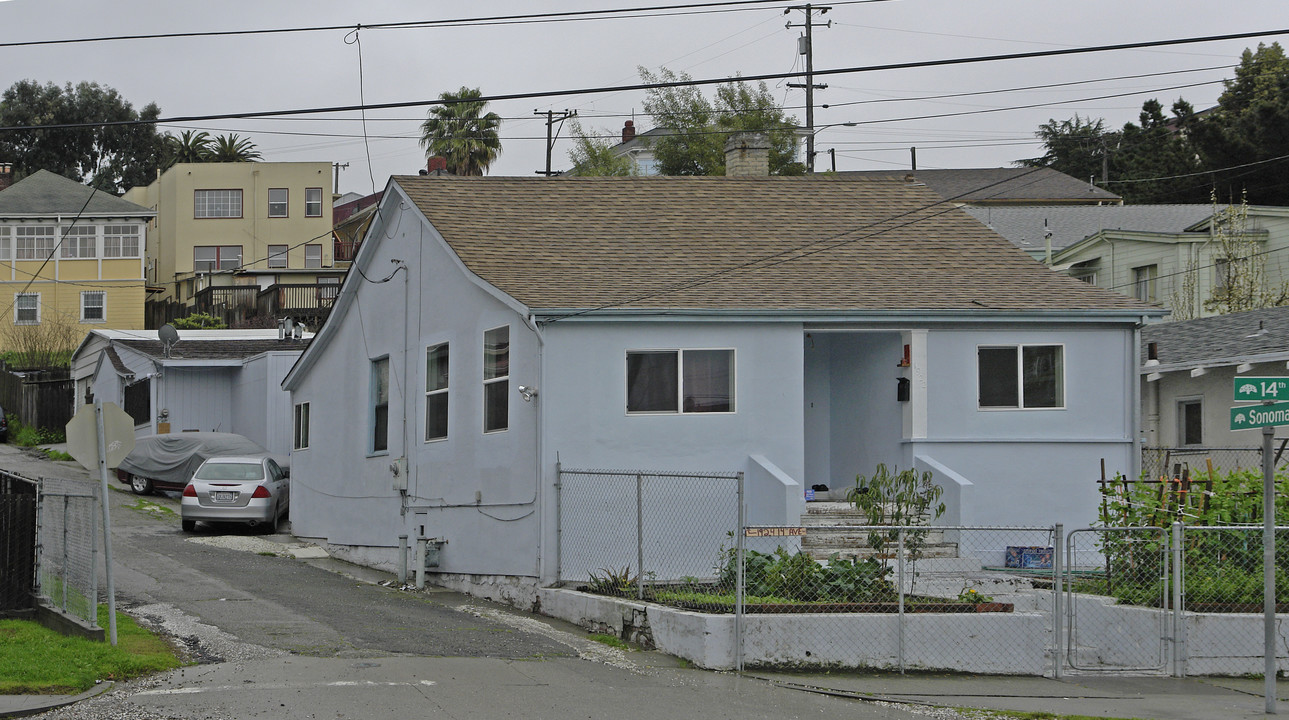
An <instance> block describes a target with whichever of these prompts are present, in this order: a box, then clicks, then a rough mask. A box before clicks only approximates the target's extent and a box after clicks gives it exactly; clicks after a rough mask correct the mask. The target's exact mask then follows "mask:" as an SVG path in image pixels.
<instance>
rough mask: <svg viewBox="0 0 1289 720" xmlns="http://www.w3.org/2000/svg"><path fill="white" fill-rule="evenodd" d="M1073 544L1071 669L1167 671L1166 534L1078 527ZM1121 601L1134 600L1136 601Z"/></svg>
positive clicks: (1142, 529)
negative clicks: (1121, 601) (1121, 600)
mask: <svg viewBox="0 0 1289 720" xmlns="http://www.w3.org/2000/svg"><path fill="white" fill-rule="evenodd" d="M1066 547H1067V550H1066V558H1067V561H1066V567H1067V570H1066V573H1065V586H1066V593H1065V597H1066V608H1067V610H1066V622H1067V629H1066V638H1067V648H1066V660H1067V662H1068V663H1069V667H1071V668H1073V669H1075V670H1109V671H1136V672H1145V671H1162V670H1164V669H1165V668H1166V667H1167V665H1168V660H1169V654H1168V649H1169V648H1168V643H1169V639H1170V637H1172V634H1171V632H1170V631H1171V628H1170V623H1171V621H1172V613H1171V611H1170V609H1169V608H1170V604H1171V599H1170V598H1169V593H1168V588H1169V583H1168V578H1169V572H1170V570H1169V564H1170V559H1169V558H1170V553H1169V549H1170V543H1169V537H1168V531H1167V529H1165V528H1154V527H1140V528H1095V529H1093V528H1087V529H1082V530H1075V531H1073V532H1071V533H1070V534H1069V536H1068V538H1067V540H1066ZM1116 598H1130V599H1131V600H1132V603H1133V604H1131V605H1128V604H1120V603H1119V600H1117V599H1116Z"/></svg>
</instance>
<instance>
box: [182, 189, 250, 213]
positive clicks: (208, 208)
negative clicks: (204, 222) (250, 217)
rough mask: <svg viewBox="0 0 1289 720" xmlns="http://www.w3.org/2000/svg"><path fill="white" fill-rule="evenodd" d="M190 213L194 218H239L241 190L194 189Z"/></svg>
mask: <svg viewBox="0 0 1289 720" xmlns="http://www.w3.org/2000/svg"><path fill="white" fill-rule="evenodd" d="M192 214H193V217H195V218H240V217H241V216H242V191H241V190H194V191H193V196H192Z"/></svg>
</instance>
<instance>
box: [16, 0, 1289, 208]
mask: <svg viewBox="0 0 1289 720" xmlns="http://www.w3.org/2000/svg"><path fill="white" fill-rule="evenodd" d="M675 1H676V0H672V2H675ZM698 1H700V2H701V0H698ZM652 4H658V5H661V4H672V3H671V2H668V1H667V0H601V1H600V2H593V1H584V0H564V1H563V2H553V1H551V0H527V1H526V2H521V1H518V0H515V1H502V0H479V1H476V2H470V3H462V2H439V1H437V0H436V1H433V2H424V1H422V2H412V1H397V0H372V1H369V2H352V0H347V1H345V2H339V1H335V0H309V1H308V2H298V1H296V0H255V1H249V0H223V1H222V2H218V3H213V2H203V3H194V2H187V1H184V0H113V1H112V2H103V1H102V0H8V1H7V2H6V1H3V0H0V28H3V29H4V31H3V33H0V41H15V40H20V39H21V40H46V39H62V38H76V37H93V36H102V35H114V34H140V33H162V32H185V31H209V30H249V29H263V28H284V27H302V26H318V25H356V24H359V23H361V24H373V23H383V22H404V21H413V20H437V19H444V18H460V17H480V16H493V15H505V14H519V13H536V12H544V11H549V12H563V11H571V10H591V9H602V8H622V7H642V6H645V5H652ZM789 5H790V3H786V2H785V3H772V4H768V5H766V6H764V7H761V6H756V7H754V8H753V9H743V10H740V11H737V12H719V13H707V14H686V15H673V16H666V15H662V14H660V13H651V14H653V15H656V16H654V17H635V18H618V19H596V20H585V21H579V22H555V23H540V24H536V23H534V24H509V25H485V26H478V25H476V26H470V27H450V28H428V29H427V28H422V29H398V30H379V29H369V30H363V31H362V33H361V50H362V56H361V60H362V73H361V79H362V81H361V89H362V92H363V95H364V96H365V99H366V101H367V102H368V103H388V102H404V101H413V100H429V99H434V98H436V97H438V95H439V93H441V92H443V91H445V90H455V89H457V88H459V87H461V86H463V85H464V86H469V87H479V88H481V89H482V90H483V92H484V93H485V94H506V93H516V92H532V91H542V90H561V89H570V88H589V87H597V86H610V85H622V84H630V83H634V82H638V81H639V76H638V74H637V72H636V68H637V66H641V65H643V66H646V67H649V68H651V69H655V70H656V69H657V68H658V67H659V66H666V67H668V68H670V69H672V70H676V71H683V72H688V73H690V74H691V75H693V76H694V77H695V78H709V77H710V78H719V77H729V76H733V75H735V74H736V73H742V74H744V75H756V74H762V73H783V72H791V71H793V70H800V69H801V68H802V66H803V59H802V58H800V57H799V56H798V55H797V52H796V50H797V43H796V37H797V36H798V35H799V34H800V32H801V30H800V29H795V28H794V29H791V30H789V29H786V28H785V27H784V24H785V23H786V22H787V21H788V20H789V19H791V21H792V22H794V23H800V22H801V20H802V18H803V13H801V12H800V11H794V12H792V13H791V14H790V15H788V16H787V17H785V16H784V8H786V7H789ZM1283 11H1284V2H1283V0H1247V1H1241V0H1229V1H1228V2H1214V0H1202V1H1201V0H1172V1H1171V2H1168V3H1159V2H1143V1H1142V0H1135V1H1134V0H1127V1H1126V2H1125V1H1124V0H1118V1H1111V0H1084V1H1083V2H1079V3H1069V2H1054V1H1052V0H1023V1H1021V0H991V1H990V2H964V1H963V0H889V1H885V2H866V3H846V2H838V3H834V4H833V5H832V10H831V11H830V12H829V13H828V14H827V15H825V16H824V17H823V18H822V20H824V21H827V20H831V21H832V26H831V27H828V28H819V29H817V30H815V42H814V45H815V69H816V70H822V69H828V68H840V67H854V66H864V65H876V64H885V63H899V62H917V61H930V60H939V59H945V58H954V57H966V56H974V55H989V54H999V53H1011V52H1027V51H1039V50H1049V49H1059V48H1066V47H1082V46H1090V45H1107V44H1115V43H1126V42H1139V41H1150V40H1164V39H1174V38H1182V37H1193V36H1202V35H1218V34H1226V33H1238V32H1254V31H1262V30H1272V29H1276V28H1278V27H1286V26H1289V15H1287V14H1286V13H1284V12H1283ZM350 39H352V38H350ZM1285 40H1286V38H1285V37H1283V36H1278V37H1267V38H1265V40H1264V41H1265V42H1267V43H1270V42H1272V41H1280V42H1281V43H1282V44H1284V43H1285ZM1257 43H1258V40H1256V39H1255V40H1249V41H1235V42H1219V43H1206V44H1199V45H1186V46H1179V47H1171V48H1158V49H1152V50H1136V51H1118V52H1105V53H1096V54H1091V55H1080V56H1066V57H1055V58H1047V59H1038V60H1020V61H1004V62H994V63H988V64H972V65H961V66H954V67H940V68H926V69H916V70H899V71H888V72H870V73H862V74H851V75H839V76H832V77H828V78H821V79H820V80H819V81H820V82H826V83H827V84H828V85H829V88H828V89H827V90H823V91H818V92H817V93H816V96H815V102H816V105H821V104H825V103H826V104H829V105H831V106H832V107H829V108H827V109H823V108H818V109H817V110H816V113H815V122H816V125H824V124H831V123H846V122H857V123H872V121H879V120H886V119H892V118H907V117H911V116H926V115H939V114H946V113H961V112H970V111H978V110H988V109H992V108H1012V107H1015V106H1020V105H1034V104H1038V103H1056V102H1062V103H1063V104H1060V105H1051V106H1046V107H1039V108H1030V109H1013V110H1004V111H1001V112H989V113H983V114H974V115H964V116H957V117H941V118H925V119H916V120H902V121H895V122H882V123H872V124H866V125H860V126H859V127H854V128H848V127H834V128H828V129H825V130H822V131H820V133H819V136H818V149H820V150H825V151H826V150H827V149H828V148H833V147H835V148H836V149H837V166H838V169H839V170H861V169H888V168H889V169H905V168H907V167H908V163H909V147H911V146H916V147H917V148H918V150H917V157H918V167H920V168H955V167H999V166H1004V165H1008V164H1009V163H1010V162H1011V161H1013V160H1015V159H1018V158H1023V157H1030V156H1034V155H1037V154H1039V152H1040V151H1039V149H1038V145H1037V144H1036V143H1034V142H1033V140H1032V139H1033V133H1034V130H1035V129H1036V128H1037V127H1038V125H1039V124H1041V123H1043V122H1046V121H1047V120H1048V119H1049V118H1057V119H1066V118H1069V117H1071V116H1072V115H1073V114H1074V113H1076V112H1077V113H1079V114H1080V115H1090V116H1093V117H1104V118H1105V119H1106V121H1107V123H1108V124H1109V125H1110V126H1111V127H1118V126H1121V125H1122V124H1123V123H1125V122H1128V121H1135V120H1136V118H1137V113H1138V112H1139V110H1140V108H1141V103H1142V102H1143V101H1144V100H1146V99H1148V98H1151V97H1155V98H1158V99H1159V100H1160V101H1161V102H1162V103H1163V104H1164V105H1165V107H1167V106H1169V105H1171V104H1172V101H1173V100H1175V99H1177V98H1178V97H1184V98H1185V99H1187V100H1188V101H1190V102H1191V103H1192V104H1193V105H1194V106H1195V107H1196V108H1197V109H1198V108H1204V107H1207V106H1209V105H1212V104H1213V103H1214V102H1215V101H1216V99H1217V97H1218V95H1219V94H1220V93H1221V90H1222V87H1221V84H1220V82H1218V81H1220V80H1221V79H1223V78H1229V77H1231V75H1232V70H1231V69H1230V68H1229V67H1223V68H1221V69H1214V70H1206V71H1202V72H1188V73H1183V74H1175V75H1165V76H1159V77H1146V78H1134V79H1120V80H1106V81H1104V82H1096V83H1087V84H1080V85H1072V86H1067V87H1062V88H1053V89H1043V90H1017V91H1014V92H1004V93H996V94H986V95H977V96H971V97H956V98H941V99H934V100H907V101H906V100H902V99H905V98H918V97H923V96H927V95H943V94H947V93H962V92H981V91H990V90H1004V89H1013V88H1021V87H1025V86H1033V85H1048V84H1053V83H1071V82H1080V81H1089V80H1103V79H1107V78H1117V77H1121V76H1125V75H1139V74H1145V73H1162V72H1176V71H1183V70H1195V69H1199V68H1211V67H1215V66H1231V65H1234V64H1236V63H1237V62H1238V61H1239V54H1240V52H1241V51H1242V50H1243V49H1244V48H1245V47H1254V46H1256V45H1257ZM0 68H2V69H0V86H3V87H8V86H10V85H11V84H12V83H13V82H16V81H18V80H21V79H34V80H38V81H41V82H47V81H52V82H55V83H59V84H62V83H65V82H69V81H70V82H80V81H82V80H88V81H95V82H98V83H100V84H103V85H107V86H111V87H114V88H116V89H117V90H119V91H120V92H121V93H122V94H123V95H124V96H125V97H126V98H127V99H129V100H130V101H131V102H132V103H134V105H135V106H136V107H139V106H142V105H144V104H146V103H148V102H150V101H151V102H156V103H157V104H158V105H160V106H161V110H162V115H163V116H176V115H193V114H216V113H226V112H245V111H259V110H278V109H288V108H305V107H319V106H332V105H350V104H358V103H359V97H360V95H359V93H360V73H359V46H358V45H356V44H350V43H347V42H346V33H345V32H343V31H326V32H313V33H297V34H289V35H280V34H274V35H259V36H240V37H208V38H187V39H156V40H131V41H117V42H103V43H91V44H76V45H55V46H44V47H21V48H0ZM1193 83H1204V84H1201V85H1197V86H1194V87H1185V88H1177V87H1176V86H1180V85H1190V84H1193ZM770 88H771V90H772V91H773V92H774V94H775V95H776V96H777V97H779V98H782V101H783V103H784V105H785V106H787V107H788V108H789V112H790V113H791V114H793V115H795V116H796V117H797V118H798V120H800V121H802V122H804V117H805V115H804V111H803V106H804V102H805V100H804V92H803V91H801V90H795V89H789V88H787V87H786V81H783V82H773V83H770ZM709 92H710V90H709ZM1120 93H1136V94H1133V95H1130V96H1125V97H1115V98H1109V99H1103V100H1089V98H1094V97H1098V96H1105V95H1112V94H1120ZM642 99H643V94H642V93H635V92H623V93H616V94H607V93H606V94H588V95H582V96H574V97H560V98H553V99H549V100H547V99H537V100H519V101H504V102H496V103H493V104H492V105H491V106H490V109H491V110H493V111H495V112H497V113H498V114H499V115H501V116H502V117H503V118H506V120H505V121H504V122H503V124H502V128H501V135H502V154H501V157H500V159H499V160H498V162H497V163H496V164H495V165H494V166H493V168H492V171H491V174H494V175H523V176H531V175H533V173H534V171H536V170H540V169H542V168H543V166H544V163H545V128H544V124H543V120H542V119H539V118H536V117H534V115H533V112H534V110H542V111H545V110H547V109H554V110H563V109H566V108H567V109H571V110H577V111H578V112H579V113H580V114H581V120H582V123H583V125H584V126H586V127H587V128H588V129H602V130H604V131H605V132H606V133H608V134H614V135H616V134H617V133H618V132H619V131H620V130H621V128H622V123H623V121H624V120H626V119H628V118H630V116H631V114H632V113H633V112H639V110H640V108H641V105H642ZM873 101H879V102H873ZM847 103H851V104H847ZM856 103H858V104H856ZM424 117H425V110H424V109H415V108H414V109H404V110H392V111H373V112H371V113H368V118H367V124H366V131H367V134H368V136H369V137H368V140H367V142H366V143H364V140H363V126H362V123H361V122H360V121H359V119H358V114H357V113H348V114H345V115H343V116H330V117H328V118H327V119H317V118H312V117H311V118H309V119H300V118H295V119H257V120H220V121H210V122H204V123H192V124H190V125H188V126H186V127H199V128H201V129H205V130H209V131H210V132H211V133H212V134H218V133H224V132H230V131H231V132H237V133H239V134H241V135H244V136H247V137H249V138H251V140H252V141H254V142H255V143H256V144H257V145H258V147H259V149H260V150H261V151H262V152H263V154H264V159H265V160H274V161H313V160H317V161H328V162H337V163H348V164H349V167H348V168H347V169H346V170H345V171H343V172H342V173H341V176H340V188H339V189H340V191H341V192H346V191H355V192H361V193H367V192H370V191H371V190H372V188H373V186H374V187H376V188H381V187H383V186H384V185H385V181H386V180H387V179H388V177H389V175H391V174H413V173H415V172H416V171H417V169H419V168H421V167H423V166H424V153H423V152H422V151H421V149H420V147H419V145H418V143H417V140H416V138H418V137H419V132H418V128H419V124H420V121H421V120H423V119H424ZM636 125H637V127H638V128H640V129H642V130H644V129H648V128H649V127H650V126H651V123H650V122H649V120H648V118H645V117H637V118H636ZM162 129H163V130H165V131H168V132H172V133H177V132H178V131H179V130H181V129H183V128H181V127H164V128H162ZM566 132H567V130H566ZM283 133H323V134H328V135H339V137H335V136H311V135H299V134H294V135H293V134H283ZM568 147H569V143H568V142H566V141H562V142H560V143H558V144H557V145H556V148H555V155H554V163H553V164H554V167H555V168H556V169H561V168H567V167H568V165H569V162H568V157H567V152H568ZM369 153H370V162H369V160H368V157H369ZM818 163H819V166H820V168H821V169H823V168H826V167H827V164H828V157H827V156H826V155H824V156H821V158H820V160H819V161H818Z"/></svg>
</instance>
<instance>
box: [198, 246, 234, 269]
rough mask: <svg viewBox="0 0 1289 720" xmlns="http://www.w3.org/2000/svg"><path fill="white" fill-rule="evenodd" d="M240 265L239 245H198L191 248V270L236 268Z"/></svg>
mask: <svg viewBox="0 0 1289 720" xmlns="http://www.w3.org/2000/svg"><path fill="white" fill-rule="evenodd" d="M241 266H242V246H241V245H198V246H196V247H194V248H193V249H192V269H193V272H213V271H215V270H236V269H238V268H240V267H241Z"/></svg>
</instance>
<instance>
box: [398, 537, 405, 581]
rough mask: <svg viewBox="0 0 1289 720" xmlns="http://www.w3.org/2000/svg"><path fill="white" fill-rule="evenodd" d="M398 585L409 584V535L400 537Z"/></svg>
mask: <svg viewBox="0 0 1289 720" xmlns="http://www.w3.org/2000/svg"><path fill="white" fill-rule="evenodd" d="M398 584H399V585H406V584H407V533H403V534H402V535H399V536H398Z"/></svg>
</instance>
